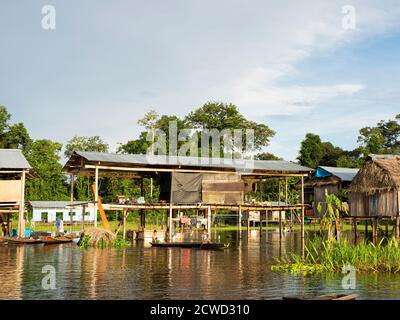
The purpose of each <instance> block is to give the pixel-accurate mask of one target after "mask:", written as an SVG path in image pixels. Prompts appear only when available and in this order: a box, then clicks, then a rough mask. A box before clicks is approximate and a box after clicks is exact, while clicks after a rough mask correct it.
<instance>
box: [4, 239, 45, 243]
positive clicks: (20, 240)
mask: <svg viewBox="0 0 400 320" xmlns="http://www.w3.org/2000/svg"><path fill="white" fill-rule="evenodd" d="M3 240H4V242H6V243H8V244H39V243H42V241H41V240H40V239H25V238H8V237H5V238H3Z"/></svg>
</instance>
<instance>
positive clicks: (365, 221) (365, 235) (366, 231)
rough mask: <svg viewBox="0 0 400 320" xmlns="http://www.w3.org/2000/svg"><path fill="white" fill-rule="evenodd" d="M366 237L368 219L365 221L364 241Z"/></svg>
mask: <svg viewBox="0 0 400 320" xmlns="http://www.w3.org/2000/svg"><path fill="white" fill-rule="evenodd" d="M367 237H368V219H366V220H365V239H367Z"/></svg>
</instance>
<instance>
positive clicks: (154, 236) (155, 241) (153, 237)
mask: <svg viewBox="0 0 400 320" xmlns="http://www.w3.org/2000/svg"><path fill="white" fill-rule="evenodd" d="M151 242H153V243H157V242H158V239H157V230H154V231H153V236H152V237H151Z"/></svg>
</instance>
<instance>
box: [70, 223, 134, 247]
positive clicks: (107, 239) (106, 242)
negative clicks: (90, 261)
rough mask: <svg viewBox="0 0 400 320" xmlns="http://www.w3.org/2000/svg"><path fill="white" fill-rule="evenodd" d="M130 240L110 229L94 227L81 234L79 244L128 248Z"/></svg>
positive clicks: (81, 245)
mask: <svg viewBox="0 0 400 320" xmlns="http://www.w3.org/2000/svg"><path fill="white" fill-rule="evenodd" d="M129 244H130V243H129V242H128V241H126V240H124V239H121V238H117V237H116V235H115V234H114V233H113V232H111V231H108V230H105V229H99V228H93V229H89V230H86V231H85V232H84V234H83V235H82V236H81V239H80V241H79V242H78V245H79V247H80V248H84V249H86V248H89V247H94V248H126V247H128V246H129Z"/></svg>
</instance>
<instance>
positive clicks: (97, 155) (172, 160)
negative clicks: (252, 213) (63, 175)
mask: <svg viewBox="0 0 400 320" xmlns="http://www.w3.org/2000/svg"><path fill="white" fill-rule="evenodd" d="M75 153H76V154H77V155H79V156H81V157H83V158H85V159H86V160H88V161H93V162H100V163H101V162H108V163H115V164H118V163H119V164H137V165H159V166H200V167H208V168H231V169H253V170H261V171H286V172H291V171H292V172H305V173H307V172H310V171H312V169H311V168H307V167H304V166H301V165H299V164H296V163H293V162H289V161H284V160H240V159H237V160H236V159H224V158H205V157H184V156H160V155H155V156H148V155H139V154H111V153H101V152H83V151H76V152H75Z"/></svg>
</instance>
